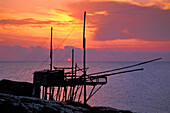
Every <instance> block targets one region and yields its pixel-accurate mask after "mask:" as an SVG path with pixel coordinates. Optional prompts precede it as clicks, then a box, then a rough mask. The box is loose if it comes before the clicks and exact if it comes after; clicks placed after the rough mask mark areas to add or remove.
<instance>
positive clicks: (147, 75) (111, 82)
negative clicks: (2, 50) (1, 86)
mask: <svg viewBox="0 0 170 113" xmlns="http://www.w3.org/2000/svg"><path fill="white" fill-rule="evenodd" d="M136 63H139V62H124V61H122V62H114V61H111V62H104V61H100V62H96V61H95V62H87V67H89V69H88V71H87V73H93V72H99V71H105V70H109V69H115V68H120V67H124V66H129V65H133V64H136ZM54 65H55V66H61V67H67V66H71V63H70V62H54ZM78 66H79V67H82V64H81V62H78ZM138 68H144V70H143V71H138V72H130V73H124V74H119V75H113V76H109V77H108V83H107V84H106V85H104V86H103V87H102V88H101V89H100V90H99V91H98V92H97V93H96V94H95V95H94V96H93V97H92V98H91V99H90V100H89V101H88V104H90V105H91V106H110V107H113V108H118V109H123V110H131V111H133V112H137V113H170V62H161V61H157V62H152V63H148V64H144V65H142V66H137V67H133V68H129V69H124V70H120V71H125V70H131V69H138ZM43 69H49V62H30V61H25V62H14V61H9V62H6V61H2V62H0V80H2V79H10V80H17V81H26V82H31V83H32V81H33V80H32V79H33V72H34V71H38V70H43ZM116 72H119V71H116ZM112 73H113V72H112Z"/></svg>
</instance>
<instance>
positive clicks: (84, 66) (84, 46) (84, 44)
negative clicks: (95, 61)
mask: <svg viewBox="0 0 170 113" xmlns="http://www.w3.org/2000/svg"><path fill="white" fill-rule="evenodd" d="M85 22H86V11H85V12H84V26H83V51H84V55H83V69H84V70H83V72H84V74H83V77H84V104H86V102H87V100H86V38H85Z"/></svg>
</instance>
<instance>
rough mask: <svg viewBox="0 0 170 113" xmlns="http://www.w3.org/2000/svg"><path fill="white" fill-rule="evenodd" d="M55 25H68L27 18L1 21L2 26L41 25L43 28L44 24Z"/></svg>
mask: <svg viewBox="0 0 170 113" xmlns="http://www.w3.org/2000/svg"><path fill="white" fill-rule="evenodd" d="M52 23H53V24H55V25H66V23H61V22H59V21H50V20H49V21H41V20H35V19H33V18H26V19H21V20H16V19H1V20H0V25H15V26H19V25H27V24H31V25H39V26H41V27H42V26H43V25H44V24H52Z"/></svg>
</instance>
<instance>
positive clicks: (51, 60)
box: [50, 27, 53, 70]
mask: <svg viewBox="0 0 170 113" xmlns="http://www.w3.org/2000/svg"><path fill="white" fill-rule="evenodd" d="M52 35H53V27H51V44H50V70H52V62H53V47H52V44H53V43H52Z"/></svg>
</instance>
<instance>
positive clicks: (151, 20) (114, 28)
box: [68, 2, 170, 41]
mask: <svg viewBox="0 0 170 113" xmlns="http://www.w3.org/2000/svg"><path fill="white" fill-rule="evenodd" d="M68 7H69V8H70V9H71V10H72V12H73V14H72V16H74V17H76V18H79V19H83V12H84V11H87V13H89V14H90V13H94V12H97V11H106V12H107V13H108V15H93V16H90V15H87V23H91V24H94V25H95V26H97V28H98V29H97V31H96V33H95V36H94V39H95V40H114V39H130V38H136V39H144V40H152V41H167V40H168V41H169V40H170V33H169V30H170V10H161V9H160V8H155V7H142V6H137V5H133V4H129V3H119V2H78V3H74V4H70V5H68Z"/></svg>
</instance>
